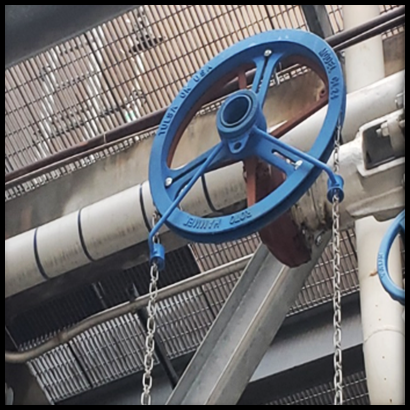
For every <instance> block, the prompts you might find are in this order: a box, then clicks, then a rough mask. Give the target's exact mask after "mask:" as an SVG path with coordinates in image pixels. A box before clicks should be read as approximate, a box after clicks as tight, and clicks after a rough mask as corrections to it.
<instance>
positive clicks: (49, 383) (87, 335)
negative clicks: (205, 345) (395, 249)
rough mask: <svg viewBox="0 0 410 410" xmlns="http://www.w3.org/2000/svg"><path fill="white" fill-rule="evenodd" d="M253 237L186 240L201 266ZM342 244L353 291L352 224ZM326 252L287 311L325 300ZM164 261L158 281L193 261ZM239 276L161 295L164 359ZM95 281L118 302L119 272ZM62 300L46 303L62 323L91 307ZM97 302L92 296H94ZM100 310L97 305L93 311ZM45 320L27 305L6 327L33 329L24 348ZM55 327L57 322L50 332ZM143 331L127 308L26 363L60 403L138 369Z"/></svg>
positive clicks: (184, 347)
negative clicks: (218, 241) (221, 241)
mask: <svg viewBox="0 0 410 410" xmlns="http://www.w3.org/2000/svg"><path fill="white" fill-rule="evenodd" d="M258 244H259V238H258V236H257V235H251V236H249V237H247V238H243V239H241V240H238V241H234V242H229V243H224V244H218V245H214V244H206V245H205V244H191V245H190V247H191V249H192V252H193V255H194V257H195V258H196V263H197V264H198V266H199V267H200V269H201V270H202V271H203V270H207V269H211V268H212V267H215V266H219V265H221V264H223V263H226V262H229V261H231V260H235V259H238V258H240V257H242V256H245V255H248V254H251V253H253V252H254V251H255V249H256V247H257V246H258ZM341 246H342V249H343V257H342V258H343V259H342V278H343V279H342V285H343V294H344V295H345V294H348V293H352V292H355V291H357V288H358V285H357V272H356V267H357V263H356V258H355V250H354V246H355V242H354V232H353V231H346V232H343V237H342V243H341ZM184 252H185V251H184ZM330 254H331V249H330V247H329V246H328V247H327V248H326V250H325V252H324V253H323V255H322V257H321V259H320V260H319V262H318V264H317V265H316V266H315V268H314V270H313V271H312V274H311V276H310V277H309V278H308V280H307V282H306V283H305V286H304V287H303V289H302V291H301V292H300V294H299V297H298V299H297V301H296V302H295V304H294V306H293V307H292V308H291V310H290V312H289V315H292V314H295V313H297V312H300V311H302V310H305V309H308V308H310V307H313V306H316V305H319V304H322V303H326V302H328V301H329V300H331V298H332V290H331V289H332V288H331V286H332V285H331V276H332V266H331V263H330ZM170 263H172V264H174V265H175V270H173V272H174V273H170V275H169V277H168V278H167V282H164V283H163V285H162V286H166V285H167V284H169V283H172V282H176V281H178V280H181V279H182V278H183V277H184V276H181V272H188V271H189V269H188V268H187V266H191V264H190V262H188V260H187V258H186V255H185V257H184V258H182V259H181V256H179V257H178V258H174V259H173V261H170ZM140 266H141V265H140ZM167 266H169V264H167ZM178 267H179V268H178ZM190 269H192V266H191V268H190ZM135 272H137V273H138V272H139V274H138V275H139V276H138V279H139V281H141V283H144V280H142V275H141V272H142V271H141V269H138V270H136V271H135ZM193 272H194V271H193ZM127 274H130V272H128V273H127ZM162 276H166V275H162ZM239 276H240V272H239V271H238V272H235V273H233V274H231V275H229V276H227V277H224V278H221V279H218V280H215V281H213V282H210V283H208V284H206V285H203V286H202V287H199V288H195V289H192V290H189V291H187V292H184V293H181V294H178V295H176V296H173V297H170V298H168V299H166V300H163V301H161V302H160V306H159V312H158V334H159V337H160V340H161V341H162V343H163V345H164V347H165V350H166V352H167V355H168V356H169V357H170V358H176V357H178V356H181V355H184V354H186V353H190V352H192V351H194V350H195V349H196V348H197V347H198V345H199V344H200V343H201V341H202V340H203V338H204V337H205V335H206V332H207V331H208V329H209V327H210V326H211V324H212V323H213V320H214V319H215V317H216V315H217V314H218V312H219V310H220V309H221V307H222V305H223V303H224V302H225V300H226V299H227V297H228V296H229V294H230V292H231V290H232V288H233V286H234V285H235V283H236V282H237V279H238V278H239ZM185 277H186V276H185ZM115 282H118V283H120V284H121V283H122V285H123V286H119V287H115ZM100 283H104V284H105V287H106V289H110V292H106V293H105V302H106V304H107V306H114V305H115V304H117V303H121V302H124V298H126V295H127V293H125V290H124V286H125V283H126V282H122V279H121V275H120V276H118V274H115V276H114V277H112V278H106V279H105V280H102V281H101V282H100ZM135 283H138V281H136V282H135ZM143 286H144V285H143ZM140 290H142V289H141V288H140ZM144 293H145V292H144ZM60 299H61V303H62V304H61V305H59V304H58V301H55V305H54V306H53V307H52V308H50V307H48V310H54V311H56V312H59V315H57V318H56V319H54V320H57V323H60V324H62V325H63V324H64V323H67V322H66V321H65V318H66V315H65V312H67V311H71V310H72V311H73V312H75V311H78V309H80V313H82V315H84V314H85V311H84V310H85V309H86V308H88V309H90V308H92V307H93V306H96V305H94V304H87V302H90V299H88V298H87V297H86V296H85V295H84V298H83V299H81V297H80V296H79V294H76V295H68V296H67V298H66V299H64V298H59V300H60ZM97 302H98V300H97V301H96V302H95V303H97ZM97 307H98V305H97ZM101 309H102V307H101V305H99V309H98V310H101ZM84 317H85V316H84ZM58 320H59V321H60V322H58ZM29 321H30V322H32V326H31V327H27V329H26V328H25V327H26V324H27V323H28V322H29ZM46 322H47V320H46V321H45V319H44V317H43V313H42V311H41V310H33V312H29V313H28V314H25V315H21V316H20V317H19V318H18V320H17V321H15V322H14V323H12V324H11V325H9V326H8V329H9V331H10V333H11V335H12V336H13V338H14V339H15V340H17V341H18V340H20V342H22V340H23V339H22V335H24V340H27V338H28V337H29V336H30V334H31V335H32V340H30V341H25V342H24V343H22V344H20V348H21V349H22V350H24V349H26V348H29V347H31V346H34V345H36V344H38V343H39V342H41V341H44V340H46V339H48V338H49V337H50V336H51V334H50V333H49V332H44V335H43V336H42V337H36V335H38V333H36V332H38V328H39V329H40V330H43V331H44V330H45V329H48V327H46V326H45V323H46ZM54 323H56V322H54ZM71 324H72V323H71ZM65 326H66V325H63V327H65ZM37 327H38V328H37ZM33 329H34V330H33ZM55 331H56V328H54V332H53V334H54V333H55ZM143 338H144V332H143V330H142V327H141V324H140V322H139V319H138V317H137V316H136V315H131V314H129V315H126V316H124V317H120V318H118V319H115V320H112V321H110V322H107V323H105V324H103V325H100V326H97V327H95V328H93V329H90V330H89V331H86V332H84V333H83V334H82V335H80V336H78V337H77V338H75V339H74V340H73V341H71V342H70V343H69V344H66V345H63V346H61V347H59V348H58V349H55V350H53V351H52V352H50V353H47V354H46V355H44V356H42V357H40V358H38V359H36V360H34V361H33V362H32V363H31V366H32V368H33V371H34V373H35V374H36V376H37V378H38V379H39V380H40V383H41V385H43V386H44V388H45V390H46V392H47V393H48V394H49V395H50V396H51V397H52V399H53V400H54V401H55V402H58V401H61V400H63V399H65V398H68V397H71V396H73V395H76V394H78V393H79V392H80V391H85V390H88V389H90V388H93V387H97V386H101V385H104V384H106V383H109V382H111V381H114V380H118V379H119V378H121V377H124V376H126V375H129V374H132V373H135V372H136V371H139V370H141V369H142V347H143V343H144V342H143Z"/></svg>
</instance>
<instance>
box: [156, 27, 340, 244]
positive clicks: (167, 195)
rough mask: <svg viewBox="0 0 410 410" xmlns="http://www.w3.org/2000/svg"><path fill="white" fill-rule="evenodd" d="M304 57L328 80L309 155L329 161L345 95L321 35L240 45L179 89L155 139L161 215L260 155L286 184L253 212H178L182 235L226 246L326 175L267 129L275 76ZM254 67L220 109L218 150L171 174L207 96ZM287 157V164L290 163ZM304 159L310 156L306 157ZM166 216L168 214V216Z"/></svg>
mask: <svg viewBox="0 0 410 410" xmlns="http://www.w3.org/2000/svg"><path fill="white" fill-rule="evenodd" d="M289 57H292V58H293V57H301V58H302V59H303V60H308V61H310V62H312V63H313V64H314V65H316V66H318V67H320V69H322V70H323V72H324V73H325V74H326V77H327V83H328V94H329V101H328V109H327V114H326V117H325V119H324V122H323V125H322V128H321V130H320V132H319V134H318V136H317V138H316V140H315V142H314V144H313V146H312V147H311V149H310V150H309V152H308V153H307V154H308V155H309V156H310V157H312V158H313V159H316V160H318V161H321V162H324V163H325V162H327V160H328V159H329V156H330V154H331V152H332V149H333V145H334V135H335V132H336V130H337V127H338V126H340V127H341V126H342V123H343V120H344V114H345V105H346V92H345V85H344V80H343V75H342V69H341V66H340V64H339V61H338V59H337V56H336V54H335V53H334V52H333V50H332V49H331V48H330V47H329V45H328V44H327V43H326V42H325V41H324V40H323V39H321V38H320V37H318V36H316V35H314V34H312V33H309V32H305V31H302V30H274V31H268V32H264V33H262V34H258V35H255V36H253V37H250V38H248V39H246V40H243V41H241V42H239V43H237V44H235V45H233V46H231V47H229V48H228V49H226V50H225V51H223V52H222V53H220V54H219V55H217V56H216V57H215V58H213V59H212V60H211V61H210V62H209V63H208V64H206V65H205V66H203V67H202V69H201V70H199V71H198V72H197V73H196V74H195V75H194V76H193V77H192V78H191V79H190V80H189V82H188V83H187V84H186V85H185V86H184V87H183V88H182V90H181V91H180V93H179V94H178V96H177V97H176V98H175V100H174V101H173V102H172V104H171V105H170V107H169V108H168V110H167V112H166V114H165V116H164V118H163V120H162V122H161V124H160V126H159V129H158V131H157V134H156V136H155V138H154V142H153V146H152V151H151V157H150V163H149V182H150V189H151V194H152V198H153V201H154V204H155V206H156V208H157V210H158V211H159V213H160V214H161V215H164V214H166V213H167V210H168V209H170V207H175V202H176V201H175V200H176V199H177V197H178V196H179V195H180V192H181V190H187V189H188V186H189V187H191V186H192V185H193V183H194V182H195V181H194V180H193V179H195V180H196V179H197V178H198V177H199V176H200V174H202V173H205V172H208V171H211V170H215V169H218V168H221V167H223V166H225V165H226V164H227V163H232V162H237V161H243V160H245V159H246V158H249V157H252V156H256V157H259V158H260V159H262V160H263V161H265V162H267V163H269V164H271V165H273V166H275V167H277V168H279V169H280V170H281V171H282V172H283V173H285V174H286V180H285V181H284V183H282V184H281V185H280V186H279V187H278V188H277V189H276V190H274V191H273V192H272V193H271V194H269V195H268V196H267V197H265V198H264V199H262V200H261V201H259V202H257V203H256V204H254V205H252V206H251V207H249V208H247V209H245V210H243V211H240V212H236V213H234V214H231V215H228V216H220V217H213V218H200V217H197V216H193V215H190V214H188V213H186V212H183V211H182V210H180V209H178V208H175V209H173V211H172V212H171V213H169V212H168V213H167V218H166V221H165V223H166V224H167V226H168V227H169V228H170V229H171V230H173V231H174V232H176V233H177V234H179V235H180V236H182V237H184V238H187V239H188V240H192V241H195V242H215V243H216V242H223V241H229V240H234V239H237V238H239V237H243V236H246V235H249V234H251V233H253V232H256V231H258V230H259V229H261V228H262V227H263V226H265V225H266V224H268V223H269V222H271V221H273V220H274V219H276V218H277V217H279V216H280V215H281V214H282V213H283V212H285V211H286V210H287V209H289V208H290V207H291V206H292V205H293V204H294V203H295V202H296V201H297V200H298V199H299V198H300V197H301V196H302V195H303V194H304V193H305V192H306V191H307V190H308V189H309V187H310V186H311V185H312V183H313V182H314V181H315V180H316V178H317V177H318V176H319V174H320V172H321V171H322V170H321V169H320V168H319V167H317V166H315V165H313V164H312V163H311V162H309V161H306V160H304V161H301V160H300V157H299V156H298V155H297V154H295V150H294V149H292V147H288V146H286V144H283V142H280V143H279V141H280V140H278V139H276V138H274V137H272V136H271V135H270V134H268V132H267V125H266V120H265V118H264V115H263V112H262V108H263V105H264V102H265V99H266V94H267V91H268V88H269V83H270V79H271V76H272V74H273V72H274V70H275V68H276V67H277V65H278V63H279V62H280V61H282V60H284V59H285V58H289ZM250 66H255V67H256V71H255V77H254V81H253V84H252V88H250V89H242V90H239V91H237V92H235V93H233V94H231V95H230V96H229V97H228V98H227V99H226V100H225V101H224V103H223V104H222V106H221V107H220V108H219V111H218V113H217V121H216V126H217V129H218V132H219V135H220V138H221V142H219V143H218V144H217V145H216V146H214V147H213V148H211V149H210V150H208V151H206V152H205V153H203V154H202V155H200V156H198V157H197V158H196V159H194V160H192V161H191V162H189V163H188V164H186V165H184V166H182V167H180V168H177V169H172V168H170V167H169V165H168V164H169V158H170V157H172V155H173V151H174V148H175V141H176V140H178V139H179V138H180V136H181V135H182V132H183V130H184V128H185V127H186V125H187V119H190V118H192V116H193V115H192V113H193V110H194V109H195V108H198V107H200V106H201V101H202V98H203V95H204V94H205V93H206V92H207V91H208V90H210V89H212V88H213V87H215V86H217V84H220V83H221V80H222V79H224V78H227V77H229V75H230V74H232V73H235V72H238V70H240V69H241V67H250ZM286 159H287V160H286ZM305 159H306V158H305ZM168 214H169V215H168Z"/></svg>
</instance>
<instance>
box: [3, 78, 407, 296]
mask: <svg viewBox="0 0 410 410" xmlns="http://www.w3.org/2000/svg"><path fill="white" fill-rule="evenodd" d="M403 82H404V75H403V72H401V73H396V74H394V75H392V76H390V77H389V78H386V79H384V80H382V81H381V82H379V83H378V84H373V85H371V86H369V87H367V88H365V89H363V90H359V91H357V92H355V93H352V94H350V95H348V97H347V110H346V120H345V127H344V134H343V135H344V139H345V141H348V140H352V139H353V138H354V136H355V134H356V132H357V128H358V127H359V126H360V125H362V124H363V122H364V121H367V120H371V119H375V118H377V117H380V116H383V115H385V114H387V113H389V112H391V111H394V109H395V98H396V96H397V94H399V93H400V92H402V89H403V88H402V86H403ZM372 109H373V110H372ZM324 112H325V110H321V111H319V112H318V113H317V114H316V115H313V116H312V117H310V118H309V119H308V120H306V121H305V122H304V123H302V124H301V125H299V126H297V127H295V128H294V129H293V130H292V131H291V132H289V133H288V134H287V135H285V136H284V137H283V141H285V142H287V143H289V144H291V145H293V146H295V147H297V148H299V149H302V150H306V149H308V148H309V147H310V145H311V144H312V141H313V140H314V138H316V135H317V131H318V130H319V128H320V125H321V121H322V119H323V114H324ZM221 176H222V177H221ZM206 182H207V187H208V191H209V196H210V198H211V201H212V203H213V205H214V207H215V208H217V209H223V208H226V207H227V206H229V205H232V204H234V203H236V202H239V201H241V200H243V199H245V198H246V192H245V184H244V181H243V177H242V164H241V163H237V164H234V165H232V166H230V167H226V168H224V169H222V170H217V171H214V172H211V173H209V174H207V176H206ZM182 206H183V207H184V209H185V210H186V211H187V212H189V213H191V214H194V215H198V216H203V215H207V214H209V213H211V209H210V207H209V205H208V202H207V200H206V197H205V194H204V192H203V188H202V186H201V184H196V185H195V186H194V188H193V190H192V191H191V192H190V194H189V195H188V196H187V198H186V199H185V201H184V202H183V203H182ZM153 211H154V206H153V204H152V199H151V195H150V192H149V185H148V182H144V183H143V184H142V185H137V186H136V187H133V188H130V189H127V190H125V191H123V192H120V193H118V194H116V195H113V196H111V197H108V198H105V199H104V200H102V201H99V202H96V203H94V204H92V205H90V206H87V207H85V208H83V209H82V210H80V211H77V212H74V213H72V214H70V215H66V216H64V217H62V218H59V219H57V220H55V221H52V222H49V223H48V224H45V225H43V226H41V227H39V228H36V229H33V230H31V231H28V232H25V233H23V234H20V235H17V236H15V237H12V238H10V239H7V240H6V242H5V297H10V296H12V295H14V294H17V293H19V292H22V291H24V290H26V289H29V288H31V287H33V286H35V285H38V284H40V283H42V282H44V281H46V280H48V279H49V278H53V277H55V276H58V275H61V274H64V273H65V272H68V271H70V270H73V269H76V268H78V267H80V266H83V265H85V264H87V263H89V262H90V261H93V260H95V259H99V258H102V257H103V256H108V255H110V254H113V253H115V252H117V251H119V250H121V249H125V248H127V247H130V246H132V245H135V244H137V243H140V242H143V241H145V240H146V239H147V237H148V231H149V225H150V220H151V215H152V213H153ZM68 225H70V227H68ZM62 227H65V228H64V230H62ZM164 229H165V228H164ZM62 232H64V235H62ZM46 242H47V244H46ZM22 255H23V257H22Z"/></svg>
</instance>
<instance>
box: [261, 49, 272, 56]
mask: <svg viewBox="0 0 410 410" xmlns="http://www.w3.org/2000/svg"><path fill="white" fill-rule="evenodd" d="M271 54H272V50H269V49H267V50H265V52H264V53H263V55H264V56H265V57H269V56H270V55H271Z"/></svg>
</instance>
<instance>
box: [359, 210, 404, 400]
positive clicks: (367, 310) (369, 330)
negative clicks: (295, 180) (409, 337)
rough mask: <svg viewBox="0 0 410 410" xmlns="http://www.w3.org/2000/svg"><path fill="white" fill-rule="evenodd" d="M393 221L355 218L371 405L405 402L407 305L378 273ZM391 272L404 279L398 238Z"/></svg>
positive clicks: (397, 279) (393, 247)
mask: <svg viewBox="0 0 410 410" xmlns="http://www.w3.org/2000/svg"><path fill="white" fill-rule="evenodd" d="M390 224H391V221H385V222H377V221H376V220H375V219H374V218H373V217H368V218H363V219H360V220H358V221H357V222H356V241H357V258H358V265H359V266H358V271H359V284H360V307H361V309H360V310H361V316H362V326H363V352H364V363H365V369H366V379H367V386H368V390H369V398H370V403H371V404H372V405H404V403H405V394H404V392H405V384H404V382H405V359H404V351H405V322H404V319H403V313H404V307H403V306H402V305H401V304H400V303H398V302H396V301H394V300H393V299H392V298H391V297H390V295H389V294H388V293H387V292H386V291H385V290H384V289H383V287H382V285H381V283H380V280H379V277H378V275H377V253H378V250H379V247H380V242H381V240H382V238H383V236H384V235H385V233H386V230H387V229H388V227H389V226H390ZM390 254H391V257H390V258H389V273H390V275H391V277H392V280H393V281H394V282H395V283H396V284H397V285H399V284H401V283H402V271H401V261H400V246H399V240H398V239H396V240H395V241H394V243H393V245H392V248H391V251H390Z"/></svg>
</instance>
